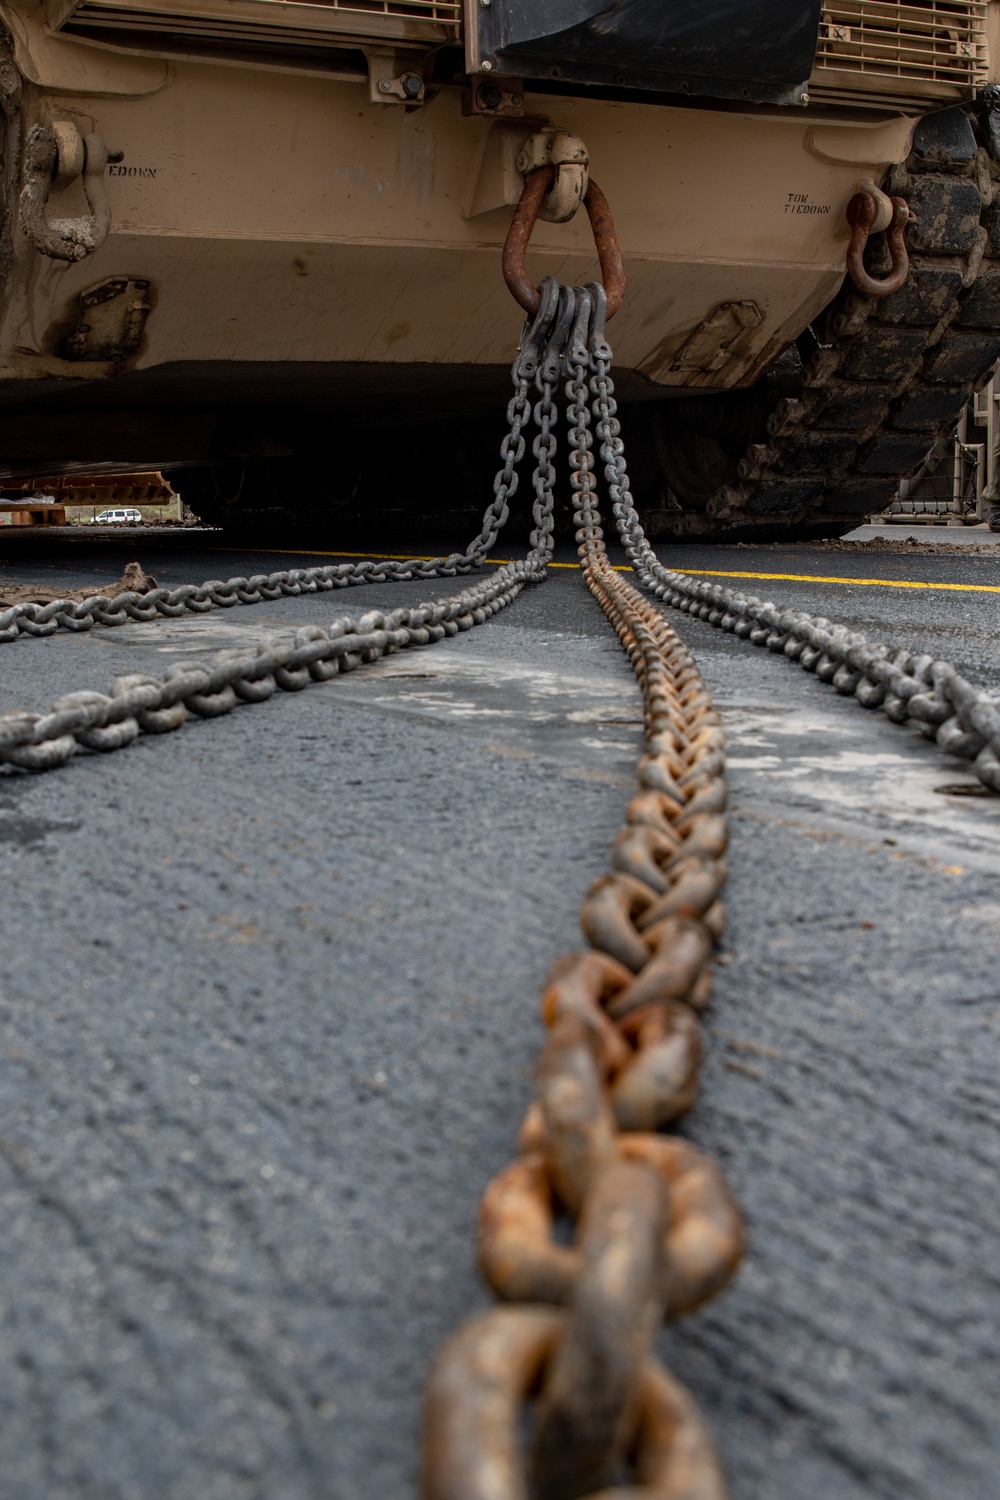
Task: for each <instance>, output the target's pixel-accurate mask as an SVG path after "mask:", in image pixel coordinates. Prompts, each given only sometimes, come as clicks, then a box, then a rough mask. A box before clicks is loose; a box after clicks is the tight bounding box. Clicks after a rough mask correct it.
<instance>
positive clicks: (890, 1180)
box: [0, 532, 1000, 1500]
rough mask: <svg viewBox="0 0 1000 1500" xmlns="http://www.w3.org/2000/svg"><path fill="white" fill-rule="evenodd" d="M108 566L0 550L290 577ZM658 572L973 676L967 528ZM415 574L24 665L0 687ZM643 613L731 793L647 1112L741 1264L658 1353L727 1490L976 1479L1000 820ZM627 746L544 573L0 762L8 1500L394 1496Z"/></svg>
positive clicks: (975, 608) (765, 662)
mask: <svg viewBox="0 0 1000 1500" xmlns="http://www.w3.org/2000/svg"><path fill="white" fill-rule="evenodd" d="M137 540H138V539H137V538H134V537H130V538H129V539H128V541H127V542H124V543H122V542H112V543H109V544H106V545H105V546H104V550H103V551H102V550H101V547H97V548H94V547H93V546H88V547H84V548H79V547H76V548H75V547H74V546H72V545H69V544H68V543H64V542H61V543H60V544H59V547H58V549H57V550H56V551H55V552H54V553H53V554H52V556H51V557H49V558H48V560H45V559H43V558H41V557H39V556H38V555H36V554H32V553H30V552H29V551H23V552H20V551H18V550H17V549H16V548H15V547H14V546H13V545H8V546H7V547H6V549H3V550H4V551H5V555H6V561H5V562H4V563H3V567H2V576H0V584H10V583H16V582H26V581H31V582H34V581H37V580H44V581H45V582H46V583H49V584H52V585H53V586H55V587H57V588H58V587H68V586H78V585H81V584H89V583H94V584H100V583H106V582H108V581H110V580H111V579H113V578H114V577H116V576H117V573H118V570H119V564H120V562H121V561H122V558H123V557H124V556H132V555H136V554H137V552H138V555H139V556H140V559H141V561H143V563H144V564H145V565H146V566H147V568H148V569H149V570H150V571H153V572H155V573H156V574H157V576H158V577H159V579H160V581H161V582H166V583H169V584H173V583H178V582H181V581H185V580H200V579H202V578H205V577H210V576H219V577H226V576H228V575H229V574H231V573H234V572H244V571H246V572H252V571H263V570H265V569H267V568H269V567H271V566H277V567H280V566H287V565H290V564H291V563H292V562H293V561H295V559H294V558H293V557H291V556H288V555H284V554H281V555H278V554H275V555H273V556H270V555H264V554H260V553H256V554H253V555H249V554H245V553H241V554H235V553H226V552H224V551H222V550H219V542H218V539H217V538H215V539H213V538H211V537H205V536H201V537H197V538H190V537H189V538H182V539H180V540H173V539H171V538H169V537H168V538H165V539H160V540H159V541H158V542H157V546H158V548H159V550H157V551H155V552H149V553H148V555H147V554H146V553H144V552H143V550H142V547H141V546H138V547H137ZM931 540H935V541H936V540H945V541H947V540H950V538H949V537H948V536H947V535H943V534H942V533H941V532H936V533H932V535H931ZM213 542H214V547H212V546H211V544H212V543H213ZM0 548H2V544H0ZM0 555H3V551H0ZM676 561H677V562H678V563H679V565H681V566H685V567H688V568H691V569H702V570H714V571H723V572H725V571H728V572H737V573H769V574H779V575H780V574H785V575H787V574H791V575H806V577H805V578H801V577H792V578H789V577H772V578H767V579H752V578H746V579H744V580H742V583H743V585H744V586H745V587H746V588H747V589H752V590H754V591H756V592H760V593H764V594H766V595H769V596H770V597H772V598H774V599H776V600H787V601H795V602H797V603H799V604H801V605H802V606H804V607H806V608H809V609H811V610H813V611H816V612H821V613H824V614H826V615H828V616H829V617H831V618H835V619H841V620H845V621H848V622H850V623H852V624H855V625H856V626H858V627H860V628H862V629H864V630H865V631H866V632H867V633H868V634H869V635H870V636H871V637H872V638H874V639H876V640H886V641H890V642H896V643H900V644H904V643H905V644H913V645H916V646H920V647H921V648H926V649H928V650H931V651H933V652H935V653H936V654H939V655H942V656H946V657H949V658H951V659H952V660H953V661H955V662H956V663H957V664H958V665H959V667H960V668H961V669H963V670H965V671H966V672H967V673H968V675H970V676H971V677H973V678H974V679H976V680H978V681H980V682H982V683H984V684H987V685H991V686H993V687H998V688H1000V651H998V648H997V640H996V634H997V632H996V621H997V618H998V602H1000V592H998V590H1000V551H998V552H997V554H996V555H995V556H990V555H979V554H978V553H977V554H975V555H967V556H958V557H956V556H953V555H938V556H933V555H917V556H912V555H902V554H901V555H884V554H879V555H871V554H866V553H850V552H832V551H829V550H824V549H823V548H820V547H803V548H776V547H762V548H753V547H739V548H736V547H730V548H707V547H699V548H695V547H688V548H685V549H683V551H682V552H680V553H679V554H676ZM824 579H825V580H833V581H823V580H824ZM852 580H856V581H852ZM921 583H923V584H929V585H931V586H930V587H917V586H916V585H917V584H921ZM894 584H902V585H903V586H901V587H895V586H890V585H894ZM944 585H948V587H944ZM447 589H448V585H447V584H445V585H444V586H443V588H442V587H440V586H436V585H431V586H428V585H427V584H420V585H384V586H375V587H369V588H365V589H358V590H353V591H351V592H350V593H349V594H347V593H345V594H338V595H336V596H331V595H323V596H320V597H319V598H300V599H288V600H284V601H281V602H279V603H275V604H265V605H260V606H257V607H255V608H244V609H234V610H232V611H229V612H226V613H222V612H217V613H214V614H211V615H208V616H205V617H198V618H188V619H182V620H177V621H170V622H162V623H158V624H150V625H130V626H126V627H123V628H119V629H115V630H99V629H95V630H94V631H92V632H90V633H89V634H86V635H79V636H68V635H60V636H57V637H55V638H53V639H50V640H31V639H21V640H19V641H17V642H15V643H13V644H11V645H6V646H3V647H0V661H2V670H0V708H13V707H25V708H43V707H45V706H46V705H47V704H48V703H49V702H50V701H51V700H52V699H53V698H54V697H56V696H57V695H59V694H60V693H63V692H67V691H69V690H71V689H73V688H80V687H96V688H104V687H105V686H106V685H107V683H108V682H109V680H110V679H111V678H113V677H114V676H116V675H118V674H120V673H123V672H127V671H137V670H138V671H154V672H158V671H160V670H162V669H163V668H165V667H166V666H167V665H168V664H169V663H170V662H172V661H176V660H187V659H191V658H193V657H199V658H200V657H202V656H204V655H206V654H207V653H209V652H211V651H214V650H216V649H218V648H222V647H227V646H231V645H235V644H241V643H243V642H246V641H248V640H256V639H259V638H261V637H263V636H265V635H267V634H270V633H272V632H273V631H275V630H277V629H281V628H284V627H288V626H292V625H298V624H308V623H313V622H323V621H326V620H329V619H330V618H332V617H333V616H334V615H336V614H339V613H342V612H343V611H344V610H345V609H357V610H359V611H360V610H362V609H364V608H368V607H370V606H372V605H375V606H381V605H383V604H384V605H395V604H397V603H402V602H407V601H415V600H416V599H417V598H418V597H434V595H435V594H436V593H438V592H442V591H447ZM989 590H992V591H993V592H990V591H989ZM674 618H675V623H677V624H678V627H679V628H680V630H681V631H682V633H683V634H684V636H685V637H686V638H687V640H688V641H689V643H690V644H691V646H692V647H693V649H694V651H695V653H696V655H697V657H698V660H699V662H700V664H701V667H702V670H703V672H704V674H705V676H706V678H707V680H708V683H709V686H710V688H711V689H712V691H713V693H714V694H715V696H716V700H717V702H718V704H719V706H720V707H721V709H722V711H723V715H724V719H725V725H726V729H727V732H728V734H729V737H730V762H729V764H730V772H729V775H730V783H731V788H732V795H733V825H732V826H733V842H732V846H731V857H730V872H731V873H730V885H729V892H728V909H729V919H730V920H729V929H728V932H727V936H726V939H725V946H724V952H723V955H722V961H721V962H720V965H719V968H718V972H717V980H716V989H715V998H714V1003H713V1007H712V1010H711V1013H710V1016H709V1020H708V1031H709V1048H710V1050H709V1056H708V1059H707V1064H706V1067H705V1070H704V1078H703V1088H702V1094H701V1097H700V1100H699V1102H698V1104H697V1105H696V1107H695V1108H694V1110H693V1111H692V1112H691V1114H690V1115H689V1116H688V1117H687V1119H686V1120H685V1121H684V1123H683V1127H682V1128H683V1132H684V1134H686V1135H687V1136H689V1137H690V1138H691V1139H692V1140H693V1141H695V1142H696V1143H697V1144H699V1145H700V1146H702V1147H704V1148H705V1149H706V1150H708V1151H710V1152H711V1153H713V1154H714V1155H715V1156H716V1157H718V1158H719V1159H720V1161H721V1162H722V1164H723V1166H724V1169H725V1170H726V1172H727V1174H728V1176H729V1178H730V1180H731V1182H732V1184H733V1186H734V1187H735V1189H736V1191H737V1193H738V1195H739V1198H740V1200H741V1202H742V1204H743V1207H744V1210H745V1213H746V1216H747V1220H748V1224H749V1233H750V1249H749V1255H748V1259H747V1262H746V1265H745V1267H744V1269H743V1270H742V1272H741V1274H740V1276H739V1278H738V1280H737V1282H736V1284H735V1286H734V1287H733V1288H732V1289H731V1290H730V1291H729V1293H728V1294H726V1295H725V1296H723V1297H722V1298H720V1299H719V1300H718V1302H717V1303H715V1304H714V1305H712V1306H711V1307H710V1308H708V1309H706V1310H705V1311H703V1312H702V1313H700V1314H698V1315H696V1316H695V1317H693V1318H691V1319H689V1320H687V1321H684V1322H683V1323H681V1324H679V1325H676V1326H675V1327H673V1328H672V1329H671V1330H670V1331H669V1332H668V1333H667V1334H666V1335H665V1336H664V1338H663V1340H662V1347H661V1352H662V1353H663V1356H664V1357H665V1359H666V1360H667V1361H668V1363H669V1365H670V1367H671V1369H672V1370H673V1371H674V1372H675V1373H676V1375H677V1376H678V1377H679V1378H680V1379H681V1380H683V1381H684V1382H685V1383H686V1384H687V1385H688V1386H689V1388H690V1389H691V1391H692V1392H693V1394H694V1396H695V1398H696V1399H697V1401H698V1403H699V1405H700V1407H701V1410H702V1411H703V1412H704V1414H705V1415H706V1417H707V1418H708V1420H709V1422H710V1424H711V1426H712V1428H713V1430H714V1433H715V1436H716V1439H717V1442H718V1445H719V1449H720V1452H721V1454H722V1457H723V1460H724V1463H725V1466H726V1469H727V1472H728V1475H729V1479H730V1484H731V1493H732V1497H733V1500H805V1497H810V1500H811V1497H822V1500H856V1497H872V1500H876V1497H877V1500H904V1497H905V1500H911V1497H912V1500H940V1496H941V1495H942V1494H948V1495H952V1496H956V1497H962V1500H996V1496H997V1493H998V1480H997V1475H998V1473H1000V1421H998V1418H997V1412H998V1406H1000V1364H998V1361H997V1358H996V1350H997V1346H998V1341H1000V1271H998V1257H997V1249H996V1247H997V1243H998V1235H1000V1194H998V1191H997V1183H998V1170H1000V1131H998V1125H1000V1081H998V1080H1000V1069H998V1067H997V1054H998V1051H1000V979H998V952H1000V884H998V878H997V877H998V871H1000V855H998V836H1000V799H997V798H993V797H989V796H985V797H977V796H962V795H957V794H955V793H954V792H950V791H945V790H942V788H948V787H955V786H956V785H957V786H962V785H964V786H966V787H969V786H971V785H972V784H973V782H974V778H973V776H972V774H971V769H970V767H969V766H968V765H967V764H963V763H961V762H955V761H951V760H949V759H948V758H947V757H946V756H944V755H943V754H942V753H941V752H940V751H938V750H937V748H936V747H934V746H932V745H930V744H928V742H927V741H925V740H923V739H922V738H921V737H920V736H919V735H918V734H917V733H916V732H915V731H914V730H912V729H901V728H899V727H897V726H895V725H892V724H890V723H889V722H888V721H886V720H885V719H884V718H883V717H882V716H880V715H879V714H878V713H865V712H864V711H863V710H862V709H860V708H859V707H858V706H857V705H856V703H855V702H853V700H845V699H843V698H840V697H838V696H837V695H836V694H835V693H834V692H833V691H832V690H831V689H829V688H827V687H825V686H823V684H821V683H819V682H818V681H817V680H816V679H815V678H814V677H812V676H810V675H808V674H806V673H804V672H802V671H801V670H800V669H799V668H797V667H795V666H792V665H790V664H789V663H787V662H786V661H785V660H784V659H783V658H778V657H775V656H774V655H772V654H770V653H768V652H766V651H762V650H758V649H755V648H753V647H751V646H749V645H747V644H745V643H744V642H741V641H739V640H736V639H734V638H732V637H730V636H726V635H723V634H722V633H721V632H719V631H716V630H713V629H711V628H710V627H709V626H708V625H705V624H701V623H698V622H693V621H691V620H689V619H687V618H686V617H684V616H676V617H674ZM640 733H641V727H640V716H639V700H638V695H637V692H636V689H635V687H634V685H633V683H632V679H631V676H630V673H629V671H628V668H627V664H626V661H625V658H624V656H623V655H622V653H621V651H620V649H619V647H618V644H617V641H616V640H615V638H614V636H613V634H612V632H611V630H610V628H609V627H608V625H607V624H606V623H605V621H604V619H603V617H602V616H601V615H600V613H599V611H598V609H597V607H596V605H595V604H594V603H593V601H592V600H591V599H590V597H589V595H588V594H587V593H586V591H585V590H584V589H583V587H582V585H581V582H580V580H579V578H578V576H577V575H576V573H575V571H574V570H573V569H571V568H566V569H560V570H556V571H555V572H554V574H553V576H552V577H551V579H550V581H549V582H547V583H546V584H545V585H544V586H543V587H540V588H536V589H534V590H532V591H531V592H530V593H529V594H528V595H526V596H522V598H521V599H520V600H518V601H517V602H516V603H515V604H514V605H513V606H512V607H511V608H510V609H509V610H507V611H505V612H504V613H503V614H501V615H500V616H499V617H498V618H497V619H496V620H495V621H493V622H491V623H489V624H488V625H486V626H483V627H482V628H480V629H477V630H474V631H471V632H469V633H468V634H466V635H462V636H459V637H457V638H455V639H453V640H450V641H445V642H443V643H441V644H439V645H436V646H432V647H429V648H427V649H426V650H423V651H411V652H406V653H403V654H401V655H400V656H396V657H391V658H389V659H387V660H385V661H384V662H382V663H380V664H377V665H376V666H374V667H372V668H369V669H365V670H362V671H359V672H357V673H355V674H353V675H351V676H350V677H346V678H344V679H334V680H333V681H332V682H331V683H329V684H326V685H323V686H315V687H313V688H311V689H309V690H308V691H305V692H303V693H300V694H281V695H278V696H277V697H276V698H274V699H273V700H271V701H270V702H269V703H267V704H266V705H263V706H260V707H254V708H252V709H251V708H249V707H246V708H240V709H239V710H238V711H237V712H235V713H233V714H231V715H229V716H228V717H226V718H222V719H219V720H216V721H208V722H204V721H203V722H195V723H190V724H189V725H188V726H186V727H185V728H184V729H182V730H181V731H180V732H179V733H176V734H173V735H166V736H163V737H147V738H144V739H142V740H140V741H139V742H138V743H137V744H136V745H135V746H133V747H131V748H129V749H127V750H125V751H122V752H121V753H118V754H114V755H109V756H106V757H101V756H99V755H81V756H79V757H77V758H76V759H74V760H73V761H72V762H71V763H70V764H69V766H68V767H66V768H65V769H64V770H61V771H58V772H55V773H53V774H50V775H45V776H38V777H33V776H29V775H22V774H18V773H13V774H0V842H2V845H3V864H4V874H5V880H4V902H3V930H4V941H3V944H2V947H0V1009H2V1018H3V1030H2V1042H0V1070H2V1083H0V1204H2V1217H0V1226H2V1227H0V1258H2V1267H3V1271H2V1276H0V1287H2V1302H0V1319H2V1321H0V1329H2V1333H0V1411H2V1414H3V1415H2V1419H0V1474H2V1476H3V1478H2V1480H0V1490H2V1494H3V1496H4V1500H376V1497H378V1500H386V1497H391V1500H409V1497H412V1496H413V1495H414V1492H415V1486H414V1467H415V1453H416V1429H417V1420H418V1403H419V1397H420V1391H421V1386H422V1382H423V1379H424V1376H425V1372H426V1369H427V1366H428V1363H429V1361H430V1359H431V1357H432V1356H433V1354H434V1352H435V1350H436V1349H437V1348H438V1346H439V1345H440V1343H441V1341H442V1340H443V1339H444V1338H445V1337H446V1336H447V1334H449V1333H450V1332H451V1331H452V1330H453V1329H454V1328H455V1327H456V1325H457V1324H458V1323H459V1322H460V1321H461V1319H463V1318H464V1317H465V1316H466V1315H467V1314H469V1313H470V1312H472V1311H474V1310H475V1309H478V1308H481V1307H483V1306H485V1305H487V1302H488V1298H487V1296H486V1293H485V1292H484V1290H483V1289H482V1287H481V1286H480V1285H479V1283H478V1282H477V1279H476V1276H475V1273H474V1270H473V1267H472V1232H473V1223H474V1216H475V1211H476V1205H477V1200H478V1197H479V1194H480V1192H481V1191H482V1189H483V1187H484V1186H485V1184H486V1183H487V1181H488V1180H489V1178H490V1177H491V1176H492V1174H493V1173H494V1172H496V1171H497V1170H498V1169H499V1168H500V1167H501V1166H503V1165H504V1164H505V1163H506V1162H507V1161H508V1160H509V1159H510V1156H511V1154H512V1146H513V1142H514V1138H515V1133H516V1130H517V1127H518V1123H519V1121H520V1119H521V1116H522V1114H523V1111H524V1108H525V1105H526V1103H527V1101H528V1099H529V1096H530V1091H531V1077H532V1068H533V1064H534V1061H535V1058H536V1056H537V1053H538V1048H539V1044H540V1040H541V1027H540V1022H539V1019H538V1014H537V1007H538V995H539V989H540V985H541V983H542V981H543V979H544V976H545V974H546V972H547V970H548V967H549V965H550V963H551V961H552V959H553V958H554V957H556V956H557V955H558V954H560V953H561V952H564V951H566V950H568V949H571V948H573V947H575V946H578V945H579V943H580V938H579V933H578V928H577V913H578V907H579V902H580V898H581V896H582V894H583V891H584V890H585V888H586V886H587V885H588V884H589V882H590V881H591V879H592V878H593V877H594V876H595V875H596V874H598V873H600V872H601V871H603V870H604V869H605V868H606V866H607V860H608V850H609V846H610V843H611V840H612V838H613V836H614V834H615V832H616V831H617V828H618V826H619V823H620V819H621V816H622V812H623V808H624V806H625V802H626V800H627V798H628V795H629V790H630V787H631V785H632V776H633V766H634V762H635V759H636V756H637V753H638V750H639V743H640Z"/></svg>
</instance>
